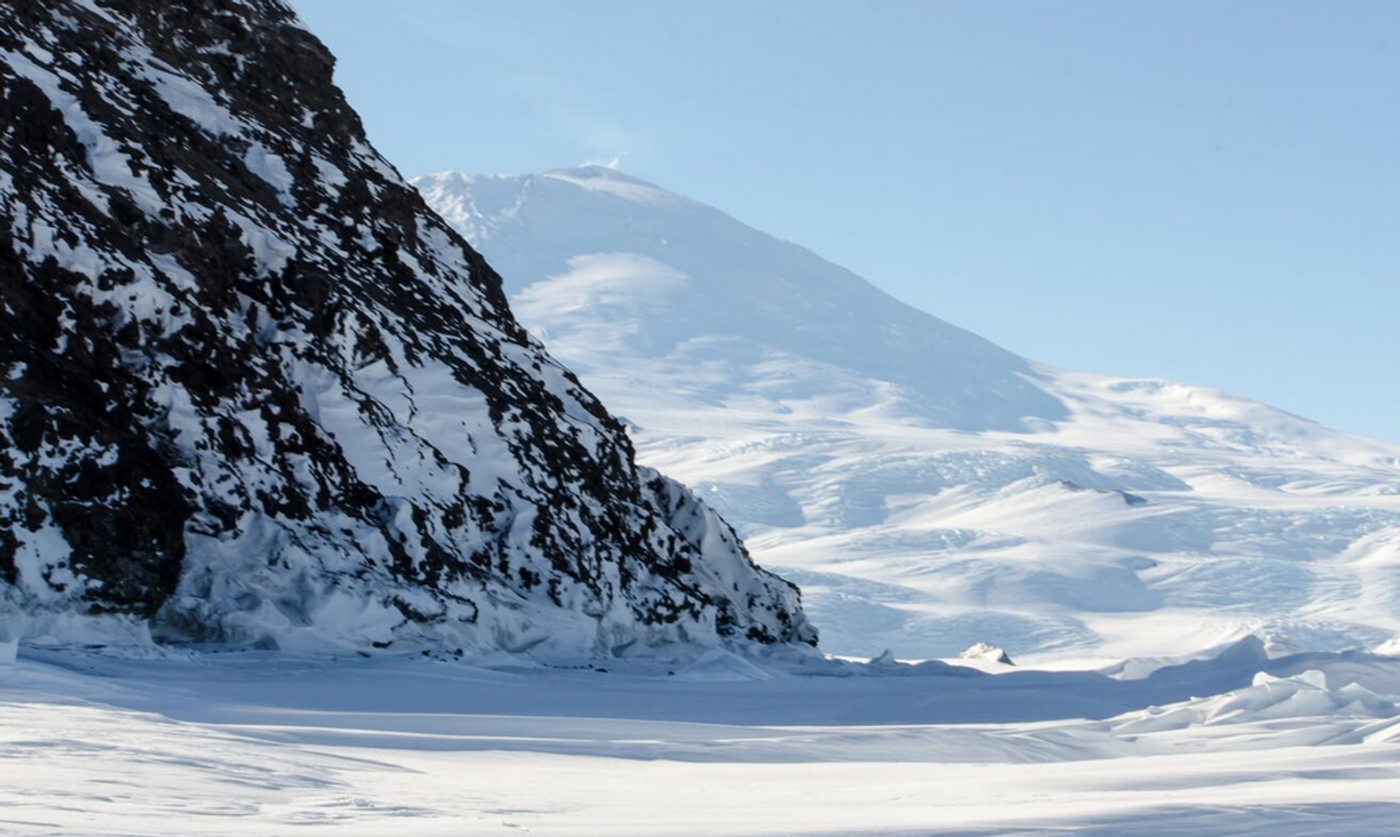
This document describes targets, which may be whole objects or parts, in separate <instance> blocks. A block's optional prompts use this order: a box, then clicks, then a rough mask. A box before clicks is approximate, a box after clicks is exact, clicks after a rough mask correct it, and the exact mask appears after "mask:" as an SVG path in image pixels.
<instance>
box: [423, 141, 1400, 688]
mask: <svg viewBox="0 0 1400 837" xmlns="http://www.w3.org/2000/svg"><path fill="white" fill-rule="evenodd" d="M413 182H414V184H415V185H416V186H417V187H418V188H419V189H420V191H422V193H423V194H424V195H425V196H426V197H427V199H428V201H429V203H430V204H431V205H432V206H433V207H434V208H435V209H436V210H437V211H438V212H439V213H440V214H441V215H442V216H443V217H444V218H445V219H446V220H447V221H448V222H449V223H451V224H452V225H453V226H455V227H456V228H457V229H458V230H459V231H461V232H462V233H463V234H464V235H465V236H466V237H467V238H468V239H469V240H470V241H471V242H472V243H473V244H474V245H475V246H476V247H477V248H478V249H480V250H481V251H482V252H483V254H484V255H485V256H486V257H487V259H488V260H489V261H490V262H491V263H492V265H493V266H494V267H495V268H496V269H497V270H498V271H499V272H500V273H501V274H502V275H503V276H504V277H505V280H506V288H507V290H508V292H509V294H510V296H511V300H512V307H513V310H514V311H515V313H516V315H517V317H518V318H519V319H520V320H521V322H522V323H523V324H524V325H525V326H526V327H527V328H529V329H530V330H531V331H532V332H533V333H534V334H535V335H536V336H537V337H539V338H540V339H541V340H542V341H543V342H544V343H545V344H546V345H547V346H548V347H549V349H550V351H551V352H552V353H553V354H554V355H555V356H557V357H559V358H560V359H561V360H563V361H564V362H565V363H567V364H568V365H569V367H570V368H572V369H574V370H575V371H576V372H578V373H579V374H580V377H581V378H582V380H583V381H584V383H585V384H586V385H587V386H588V387H589V388H590V389H591V390H592V391H593V392H595V393H597V394H598V396H599V397H600V398H601V400H602V401H603V402H604V403H606V404H608V405H609V407H610V409H612V410H613V411H614V412H615V413H617V414H619V415H621V416H625V417H626V418H627V419H628V421H629V430H630V431H631V433H632V435H633V437H634V439H635V441H636V443H637V446H638V452H639V455H640V459H641V461H643V462H646V463H647V464H649V465H652V466H654V467H657V468H658V469H660V470H662V471H664V472H666V473H668V474H671V475H673V476H675V477H677V478H679V479H681V480H682V481H684V482H686V483H687V484H688V485H689V486H690V487H691V488H692V489H694V490H695V491H696V492H697V493H698V494H699V495H700V496H702V497H704V498H705V499H706V500H707V501H709V502H710V503H711V504H712V505H714V506H715V507H716V508H717V509H718V510H719V511H720V512H721V513H722V514H723V515H724V516H725V518H726V519H727V520H728V521H729V522H730V523H732V524H734V525H735V526H736V528H737V529H738V530H739V532H740V533H741V534H742V535H743V536H744V538H745V541H746V543H747V544H748V545H749V547H750V549H751V550H752V551H753V553H754V555H755V557H756V558H757V559H758V560H759V561H760V562H761V563H762V564H763V565H765V566H768V567H772V568H774V569H775V570H777V571H779V572H780V573H781V574H783V575H784V577H786V578H789V579H791V580H793V581H795V582H797V583H799V584H800V585H801V586H802V589H803V594H804V603H805V607H806V609H807V611H808V613H809V614H810V615H811V616H812V619H813V621H814V622H815V623H816V624H817V626H818V627H819V628H820V630H821V632H822V647H823V648H824V649H825V650H827V651H828V652H833V653H838V654H846V655H851V656H857V657H861V658H869V657H873V656H875V655H877V654H879V653H880V652H881V651H882V650H884V649H892V650H893V652H894V653H895V654H896V655H898V656H901V657H951V656H955V655H956V654H957V653H958V652H959V651H961V650H962V649H964V648H966V647H968V646H969V645H971V644H972V643H974V642H987V643H990V644H992V645H996V646H999V647H1002V648H1005V649H1006V651H1007V652H1008V653H1009V654H1010V655H1011V656H1012V658H1013V659H1015V660H1016V661H1017V662H1022V661H1023V660H1028V659H1029V660H1035V659H1039V660H1042V661H1044V660H1050V659H1055V660H1061V661H1063V660H1066V659H1069V658H1081V659H1088V658H1099V659H1117V658H1122V657H1128V656H1154V655H1169V654H1185V653H1192V652H1198V651H1204V650H1206V649H1210V648H1216V647H1219V646H1221V645H1223V644H1226V643H1229V642H1231V641H1234V640H1236V639H1238V638H1240V637H1242V636H1245V635H1248V634H1259V635H1260V636H1263V637H1265V639H1266V642H1267V644H1268V646H1269V648H1270V649H1271V652H1272V653H1286V652H1289V651H1298V650H1337V649H1344V648H1373V647H1376V646H1377V645H1379V644H1380V643H1382V642H1385V641H1387V640H1389V639H1391V638H1392V637H1394V636H1396V635H1397V634H1400V447H1397V446H1395V445H1390V444H1386V443H1382V442H1378V441H1372V440H1368V439H1363V438H1360V437H1357V436H1354V435H1350V434H1347V433H1344V432H1339V431H1336V430H1332V429H1329V428H1327V427H1323V426H1321V425H1318V424H1316V423H1314V422H1312V421H1308V420H1306V419H1303V418H1299V417H1297V416H1293V415H1290V414H1288V413H1285V412H1282V411H1280V410H1277V409H1274V408H1271V407H1268V406H1266V405H1263V404H1260V403H1257V402H1254V401H1251V400H1248V399H1245V398H1240V397H1236V396H1232V395H1230V394H1227V393H1224V392H1219V391H1216V390H1211V389H1205V388H1201V387H1194V386H1189V385H1186V384H1180V383H1175V382H1171V381H1165V380H1155V379H1117V378H1109V377H1104V376H1100V375H1093V374H1086V373H1078V372H1071V371H1066V370H1061V369H1054V368H1050V367H1047V366H1044V365H1042V364H1038V363H1034V362H1031V361H1028V360H1025V359H1023V358H1020V357H1017V356H1016V355H1014V354H1012V353H1010V352H1007V351H1005V350H1003V349H1001V348H999V347H997V346H995V345H993V344H991V343H989V342H987V341H985V340H983V339H981V338H979V337H977V336H976V335H973V334H970V333H968V332H966V331H963V330H961V329H958V328H956V327H954V326H951V325H949V324H947V323H945V322H943V321H941V320H938V319H937V318H935V317H932V316H930V315H928V314H925V313H923V312H920V311H918V310H915V309H913V308H911V307H909V306H906V305H904V304H902V303H900V302H898V301H897V300H895V299H893V298H891V297H889V296H888V295H886V294H885V293H883V292H881V291H880V290H878V289H877V288H875V287H874V286H872V285H870V284H869V283H867V282H866V281H865V280H863V279H861V278H860V277H858V276H855V275H854V274H852V273H850V272H849V271H847V270H844V269H842V268H840V267H838V266H836V265H833V264H831V263H829V262H826V261H824V260H822V259H821V258H820V257H818V256H816V255H815V254H813V253H812V252H810V251H808V250H806V249H803V248H802V247H799V246H796V245H794V244H790V243H787V242H783V241H779V240H776V239H774V238H772V237H770V236H767V235H765V234H763V233H761V232H758V231H757V230H754V229H752V228H750V227H747V226H745V225H744V224H742V223H740V222H738V221H736V220H734V219H733V218H730V217H728V216H726V215H724V214H723V213H721V212H719V211H717V210H715V209H713V208H710V207H707V206H704V205H702V204H699V203H696V202H694V201H691V200H688V199H686V198H683V197H680V196H677V195H673V194H671V193H669V192H666V191H665V190H664V189H661V188H660V187H657V186H654V185H652V184H649V183H644V182H642V181H639V180H637V179H635V178H632V177H629V176H628V175H625V174H622V173H620V172H618V171H615V170H612V169H608V168H602V167H587V168H582V169H574V170H568V171H557V172H548V173H545V174H540V175H529V176H505V175H469V174H456V173H448V174H438V175H429V176H424V177H418V178H414V179H413ZM950 281H951V280H950ZM1009 304H1014V303H1009ZM1066 327H1067V328H1076V327H1085V326H1083V325H1082V324H1075V323H1066Z"/></svg>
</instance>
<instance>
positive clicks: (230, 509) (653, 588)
mask: <svg viewBox="0 0 1400 837" xmlns="http://www.w3.org/2000/svg"><path fill="white" fill-rule="evenodd" d="M332 66H333V59H332V57H331V56H330V54H329V53H328V52H327V51H326V49H325V48H324V46H322V45H321V43H320V42H319V41H317V40H316V39H315V37H314V36H312V35H311V34H310V33H308V32H307V31H306V30H305V29H303V28H302V26H301V24H300V22H299V21H298V20H297V18H296V16H295V14H294V13H293V12H292V11H291V9H290V8H289V7H287V6H286V5H285V4H284V3H283V2H282V0H223V1H222V2H219V3H207V2H164V0H160V1H159V2H157V0H45V2H23V3H17V4H16V3H6V4H4V6H3V7H0V221H2V223H0V610H3V612H0V619H2V620H3V623H0V624H3V627H4V628H5V629H6V631H7V633H9V632H12V631H13V630H14V629H15V626H17V625H19V626H21V627H20V630H21V631H22V632H24V633H26V634H28V635H29V636H30V637H31V638H35V637H37V638H42V637H44V636H50V637H53V638H57V639H63V638H64V637H69V638H72V637H75V636H91V635H92V632H93V631H96V632H97V633H98V634H99V635H100V636H101V637H102V639H103V640H104V641H111V640H112V639H114V638H121V637H122V636H123V635H125V637H126V638H133V637H134V638H136V639H140V638H141V637H142V636H143V634H144V632H145V631H146V630H147V629H148V627H152V626H153V627H154V628H155V630H156V631H157V632H158V633H159V634H162V635H165V636H167V637H170V638H175V639H185V640H191V639H192V640H212V641H222V642H236V643H250V644H253V643H256V644H269V643H270V644H275V645H280V646H282V647H288V646H298V647H318V648H324V647H327V646H330V647H336V646H349V647H355V648H368V647H370V646H371V645H373V646H375V647H380V648H384V647H393V648H396V649H400V648H404V647H406V646H407V647H414V646H427V647H434V648H438V649H442V650H446V651H455V652H460V651H461V650H463V649H466V650H468V651H470V650H493V649H505V650H512V651H515V650H524V649H535V651H537V652H539V653H545V652H549V653H557V654H604V655H606V654H610V653H620V652H622V651H624V650H626V649H635V648H641V647H644V646H648V645H653V644H658V643H669V642H694V643H699V644H702V645H709V646H712V645H715V644H718V643H722V642H733V643H738V644H740V645H744V644H754V643H796V644H799V645H801V644H803V643H809V642H814V641H815V633H814V631H813V630H812V629H811V628H810V627H809V626H808V624H807V623H806V621H805V619H804V617H803V615H802V611H801V609H800V604H799V600H798V595H797V591H796V589H795V588H794V587H792V586H791V585H790V584H788V583H786V582H784V581H783V580H781V579H779V578H776V577H774V576H772V575H770V574H768V573H766V572H764V571H762V570H760V569H758V568H757V567H755V566H754V565H753V563H752V562H751V561H750V560H749V557H748V555H747V553H746V552H745V551H744V548H743V546H742V545H741V544H740V543H739V541H738V539H737V538H736V537H735V536H734V533H733V532H732V530H730V529H729V527H728V526H727V525H726V524H725V523H724V522H723V521H722V520H720V519H719V518H718V517H717V516H716V515H715V514H714V513H713V512H711V511H710V510H709V509H708V508H707V507H706V506H705V505H704V504H703V503H701V502H699V501H698V500H697V499H696V498H695V497H694V496H693V495H691V494H690V493H689V492H687V491H686V490H684V489H683V488H681V487H680V486H679V485H677V484H675V483H673V482H671V481H669V480H667V479H666V478H664V477H661V476H659V475H658V474H657V473H656V472H654V471H651V470H649V469H647V468H639V467H637V466H636V465H635V464H634V462H633V452H632V447H631V444H630V442H629V441H628V439H627V437H626V435H625V433H624V432H623V429H622V426H621V425H620V424H619V423H618V422H617V420H616V419H614V418H613V417H612V416H611V415H610V414H609V413H608V412H607V411H606V410H605V409H604V408H603V407H602V406H601V405H600V404H599V402H598V401H597V400H596V399H595V398H594V397H593V396H592V395H591V394H589V393H588V392H587V391H586V390H584V389H583V388H582V387H581V386H580V385H579V384H578V381H577V380H576V379H575V378H574V376H573V375H572V374H571V373H570V372H569V371H568V370H566V369H565V368H564V367H563V366H561V365H560V364H558V363H557V362H555V361H554V360H553V359H552V358H551V357H550V356H549V355H547V354H546V353H545V351H544V349H543V348H542V347H541V346H540V344H539V343H538V342H536V341H535V340H533V339H532V338H531V337H530V336H529V335H528V334H527V333H526V332H525V331H524V330H523V329H522V328H521V327H520V326H519V325H518V324H517V323H516V321H515V319H514V318H513V317H512V315H511V313H510V311H509V309H508V307H507V305H506V298H505V295H504V293H503V292H502V289H501V284H500V278H499V277H498V276H497V275H496V274H495V272H494V271H492V270H491V268H490V267H488V266H487V265H486V263H485V262H483V261H482V259H481V257H480V256H478V255H477V254H476V253H475V252H474V251H472V250H471V249H470V248H469V247H467V246H466V245H465V244H464V243H463V242H462V240H461V239H460V238H459V237H458V236H457V235H456V234H455V233H453V232H452V231H451V230H450V229H449V228H448V227H447V226H446V225H445V224H443V223H442V221H441V220H440V219H438V218H437V216H435V215H434V214H433V213H432V212H431V211H429V210H428V208H427V207H426V206H425V205H424V203H423V200H422V198H420V197H419V195H418V194H417V193H416V192H415V191H414V190H413V189H411V188H410V187H409V186H408V185H407V184H406V183H405V182H404V181H403V180H402V179H401V178H400V177H399V175H398V174H397V173H396V172H395V171H394V169H393V168H392V167H390V166H389V165H387V164H386V163H385V161H384V160H383V159H382V158H381V157H380V156H379V155H378V154H377V153H376V152H375V151H374V149H373V148H372V147H371V146H370V145H369V144H368V143H367V141H366V139H365V137H364V135H363V131H362V129H361V126H360V122H359V119H358V117H357V116H356V114H355V113H354V112H353V111H352V110H351V109H350V108H349V107H348V105H347V104H346V103H345V101H344V99H343V97H342V96H341V94H340V91H339V90H338V89H336V87H335V86H334V85H333V84H332V82H331V71H332ZM10 639H12V637H11V636H4V637H0V640H10Z"/></svg>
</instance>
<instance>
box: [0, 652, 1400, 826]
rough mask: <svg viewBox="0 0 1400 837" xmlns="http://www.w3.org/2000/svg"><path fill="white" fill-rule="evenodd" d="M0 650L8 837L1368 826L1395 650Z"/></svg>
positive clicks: (1396, 679) (1379, 792)
mask: <svg viewBox="0 0 1400 837" xmlns="http://www.w3.org/2000/svg"><path fill="white" fill-rule="evenodd" d="M152 653H153V654H154V655H155V656H154V657H153V658H152V659H147V660H139V659H133V658H131V657H130V656H127V657H126V658H124V659H117V658H112V657H107V656H103V655H102V654H101V653H99V652H92V651H86V652H85V651H81V650H73V649H69V650H66V651H55V650H53V649H38V648H31V647H29V646H24V647H22V648H21V650H20V654H19V658H18V661H17V662H15V663H13V664H6V663H4V662H3V661H0V765H4V773H3V775H4V781H3V782H0V833H3V834H6V835H54V834H83V835H92V836H93V837H101V836H103V835H182V837H183V835H189V834H201V835H269V834H328V833H334V834H337V835H380V834H414V835H461V834H472V835H477V834H481V835H491V834H521V833H531V834H549V835H648V837H653V836H654V835H793V834H802V835H807V834H811V835H818V834H821V835H853V836H854V835H951V834H957V835H983V837H990V836H991V835H1047V834H1062V833H1074V834H1090V835H1105V837H1106V836H1107V835H1121V834H1133V835H1141V836H1142V837H1158V836H1159V835H1161V836H1162V837H1165V836H1166V835H1188V834H1189V835H1206V834H1208V835H1213V837H1218V835H1259V834H1266V835H1269V837H1290V835H1291V836H1292V837H1303V835H1321V834H1348V835H1362V836H1363V837H1369V835H1376V837H1379V835H1393V834H1395V833H1396V832H1395V827H1396V823H1397V822H1400V802H1397V800H1400V717H1397V711H1396V702H1397V701H1400V660H1397V659H1395V658H1392V657H1383V656H1376V655H1368V654H1362V653H1345V654H1338V653H1308V654H1299V655H1287V656H1282V657H1276V658H1274V659H1270V658H1269V657H1268V656H1267V654H1266V653H1265V649H1264V646H1263V643H1262V642H1261V641H1259V640H1257V639H1246V640H1244V641H1242V642H1240V643H1238V644H1236V645H1235V646H1233V647H1231V648H1229V649H1227V651H1226V652H1225V653H1222V654H1220V655H1218V656H1216V657H1215V658H1213V659H1209V660H1198V661H1194V662H1187V663H1183V664H1177V665H1169V666H1160V667H1156V668H1155V669H1154V670H1153V671H1151V672H1150V673H1148V674H1146V675H1142V676H1139V675H1129V674H1128V673H1126V671H1124V670H1118V671H1116V672H1113V671H1092V670H1083V669H1080V670H1072V671H1064V670H1061V671H1050V670H1044V669H1041V670H1020V671H1013V672H1009V673H997V674H986V673H983V672H980V671H977V670H975V669H973V668H966V667H962V666H960V665H954V664H948V663H944V662H939V661H929V662H925V663H922V664H918V665H910V664H907V663H899V662H895V661H893V660H886V661H885V662H884V663H882V664H881V665H879V666H867V665H859V664H850V663H840V662H837V661H830V660H827V661H823V660H821V659H820V658H815V657H807V658H805V659H803V660H801V661H800V662H789V663H786V664H784V663H779V662H775V661H771V660H770V661H755V660H751V659H747V658H744V657H739V656H736V655H734V654H733V653H731V652H726V651H721V650H714V651H711V652H709V653H707V654H706V655H705V656H704V657H702V658H700V659H699V660H697V661H694V662H692V663H690V664H685V663H683V662H681V661H676V662H673V663H667V662H665V661H664V660H650V661H610V662H609V666H610V667H611V670H609V671H606V672H604V671H597V670H594V669H592V668H590V667H587V666H584V667H575V668H548V667H540V666H529V665H526V664H524V663H523V662H522V661H521V660H520V658H513V659H512V658H508V657H502V658H500V659H499V660H497V661H495V662H493V661H491V660H486V659H483V660H478V661H476V662H475V663H473V664H468V663H462V662H448V663H443V662H435V661H431V660H424V659H413V658H409V657H405V656H379V657H375V658H372V659H340V660H334V659H328V658H326V657H324V656H319V657H298V656H296V655H294V654H291V653H288V652H281V653H277V652H241V653H229V654H212V655H200V654H195V653H187V654H186V655H184V656H177V655H176V654H175V653H173V652H170V651H165V652H159V651H154V650H153V652H152Z"/></svg>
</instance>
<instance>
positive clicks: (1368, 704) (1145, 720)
mask: <svg viewBox="0 0 1400 837" xmlns="http://www.w3.org/2000/svg"><path fill="white" fill-rule="evenodd" d="M1396 712H1397V710H1396V706H1395V704H1394V703H1392V702H1391V701H1389V700H1387V699H1385V698H1383V697H1381V696H1380V695H1377V694H1376V693H1374V692H1372V691H1371V690H1369V689H1367V688H1366V687H1364V686H1362V685H1360V684H1358V683H1347V684H1346V685H1343V686H1340V687H1333V686H1331V685H1330V684H1329V677H1328V675H1327V674H1325V673H1323V672H1321V671H1318V670H1315V669H1311V670H1308V671H1304V672H1302V673H1300V674H1295V675H1293V676H1291V677H1278V676H1275V675H1271V674H1267V673H1265V672H1259V673H1258V674H1256V675H1255V676H1254V682H1253V683H1252V684H1251V685H1250V686H1249V687H1247V688H1244V689H1237V690H1234V691H1231V692H1226V693H1224V694H1221V695H1215V696H1212V697H1205V698H1196V699H1193V700H1189V701H1186V702H1184V703H1178V704H1173V705H1171V706H1166V707H1161V708H1152V709H1147V710H1144V711H1143V712H1138V713H1132V714H1130V715H1126V716H1124V717H1125V718H1126V719H1127V720H1124V721H1122V722H1121V723H1118V724H1117V725H1115V726H1114V731H1115V732H1117V733H1123V734H1135V733H1148V732H1158V731H1162V730H1170V729H1182V728H1185V727H1193V726H1212V725H1217V724H1242V723H1250V722H1253V721H1265V720H1279V719H1285V718H1305V717H1325V716H1351V717H1364V718H1391V717H1394V716H1395V715H1396Z"/></svg>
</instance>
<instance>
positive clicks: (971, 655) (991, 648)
mask: <svg viewBox="0 0 1400 837" xmlns="http://www.w3.org/2000/svg"><path fill="white" fill-rule="evenodd" d="M958 656H959V657H960V658H962V659H964V660H985V661H987V662H992V663H1001V664H1003V665H1008V666H1009V665H1015V664H1014V663H1012V662H1011V655H1010V654H1008V653H1006V651H1005V650H1003V649H1001V648H998V647H996V646H995V645H989V644H987V643H985V642H978V643H974V644H973V645H971V646H969V647H968V648H966V649H965V650H964V651H963V652H962V653H961V654H959V655H958Z"/></svg>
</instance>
